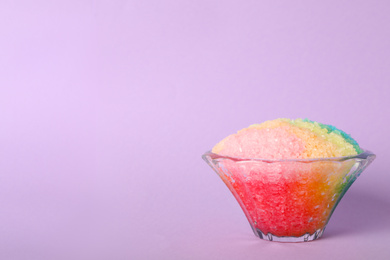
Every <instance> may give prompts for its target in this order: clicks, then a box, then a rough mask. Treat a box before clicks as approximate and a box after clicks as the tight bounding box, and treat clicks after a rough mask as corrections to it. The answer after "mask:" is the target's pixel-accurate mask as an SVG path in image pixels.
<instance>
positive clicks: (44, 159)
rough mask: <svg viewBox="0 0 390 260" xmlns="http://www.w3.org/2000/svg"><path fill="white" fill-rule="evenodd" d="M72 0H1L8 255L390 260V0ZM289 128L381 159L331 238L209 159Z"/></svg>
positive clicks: (2, 193) (3, 227)
mask: <svg viewBox="0 0 390 260" xmlns="http://www.w3.org/2000/svg"><path fill="white" fill-rule="evenodd" d="M61 2H62V3H61ZM61 2H60V1H39V0H38V1H1V3H0V17H1V18H0V19H1V23H0V30H1V31H0V32H1V38H0V39H1V41H0V57H1V58H0V73H1V76H0V120H1V121H0V209H1V211H0V212H1V214H0V259H4V260H8V259H12V260H13V259H28V260H34V259H40V260H41V259H260V258H261V259H287V257H289V259H292V258H294V259H298V258H299V259H313V258H315V259H390V247H389V244H390V192H389V188H388V186H389V185H388V183H389V181H390V175H389V172H388V162H387V158H389V156H390V153H389V138H388V133H389V132H390V124H389V120H388V119H389V112H390V111H389V107H390V106H389V101H390V90H389V89H390V73H389V68H390V48H389V46H390V27H389V25H390V15H389V13H390V3H389V2H388V1H230V0H229V1H221V0H219V1H218V0H208V1H205V0H196V1H172V0H166V1H145V0H144V1H126V0H122V1H118V0H113V1H91V0H85V1H61ZM278 117H288V118H298V117H304V118H305V117H306V118H310V119H312V120H316V121H320V122H323V123H329V124H333V125H335V126H337V127H339V128H341V129H343V130H345V131H346V132H348V133H350V134H352V136H353V137H354V138H355V139H356V140H357V141H358V142H359V143H360V144H361V146H362V147H364V148H367V149H369V150H371V151H373V152H375V153H376V154H377V159H376V160H375V161H374V163H373V164H372V165H371V166H370V167H369V168H368V169H367V170H366V171H365V172H364V173H363V174H362V175H361V177H359V179H358V180H357V181H356V182H355V184H353V185H352V187H351V189H350V190H349V191H348V193H347V194H346V196H345V197H344V199H343V200H342V201H341V203H340V204H339V207H338V208H337V209H336V211H335V213H334V215H333V217H332V219H331V221H330V222H329V224H328V227H327V229H326V231H325V234H324V236H323V238H321V239H320V240H318V241H315V242H311V243H299V244H282V243H271V242H267V241H262V240H259V239H258V238H257V237H255V236H254V235H253V233H252V230H251V229H250V227H249V225H248V223H247V220H246V218H245V216H244V214H243V213H242V211H241V209H240V207H239V205H238V203H237V202H236V201H235V200H234V198H233V196H232V195H231V194H230V192H229V191H228V189H227V188H226V187H225V186H224V184H223V182H222V181H221V180H220V179H219V178H218V176H217V175H216V174H215V173H214V172H213V171H212V170H211V168H209V167H208V166H207V165H206V163H204V162H203V160H201V155H202V154H203V153H204V152H205V151H207V150H209V149H211V148H212V146H213V145H214V144H216V143H217V142H218V141H220V140H221V139H222V138H224V137H225V136H227V135H229V134H231V133H234V132H235V131H237V130H239V129H241V128H244V127H247V126H248V125H250V124H253V123H259V122H262V121H265V120H270V119H275V118H278Z"/></svg>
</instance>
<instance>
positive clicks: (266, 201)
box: [202, 150, 375, 242]
mask: <svg viewBox="0 0 390 260" xmlns="http://www.w3.org/2000/svg"><path fill="white" fill-rule="evenodd" d="M202 158H203V159H204V160H205V161H206V162H207V163H208V164H209V165H210V166H211V168H213V169H214V171H215V172H216V173H217V174H218V175H219V176H220V177H221V179H222V180H223V182H225V184H226V185H227V186H228V188H229V189H230V191H231V192H232V193H233V195H234V197H235V198H236V200H237V201H238V203H239V204H240V206H241V208H242V209H243V211H244V213H245V215H246V217H247V218H248V221H249V224H250V225H251V227H252V229H253V232H254V233H255V235H256V236H258V237H259V238H261V239H265V240H269V241H278V242H306V241H312V240H315V239H318V238H320V237H321V235H322V234H323V232H324V229H325V227H326V224H327V223H328V221H329V219H330V217H331V215H332V213H333V211H334V210H335V208H336V206H337V204H338V203H339V202H340V200H341V198H342V197H343V195H344V194H345V193H346V191H347V190H348V188H349V187H350V186H351V185H352V183H353V182H354V181H355V180H356V178H357V177H358V176H359V175H360V174H361V172H362V171H363V170H364V169H365V168H366V167H367V166H368V165H369V164H370V163H371V162H372V161H373V160H374V159H375V155H374V154H373V153H372V152H370V151H367V150H364V152H363V153H361V154H359V155H356V156H346V157H337V158H318V159H317V158H316V159H283V160H266V159H253V158H251V159H248V158H236V157H229V156H222V155H218V154H215V153H212V152H206V153H205V154H204V155H203V156H202Z"/></svg>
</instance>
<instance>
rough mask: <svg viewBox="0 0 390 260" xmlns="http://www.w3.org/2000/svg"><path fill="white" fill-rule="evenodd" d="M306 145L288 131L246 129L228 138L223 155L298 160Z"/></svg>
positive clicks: (281, 128) (285, 129) (282, 129)
mask: <svg viewBox="0 0 390 260" xmlns="http://www.w3.org/2000/svg"><path fill="white" fill-rule="evenodd" d="M304 149H305V145H304V143H303V142H302V140H301V139H299V138H298V137H296V136H295V135H294V134H292V133H291V132H289V131H288V130H287V127H279V128H274V129H269V128H263V129H257V128H246V129H243V130H241V131H240V133H239V134H234V135H231V136H229V137H227V138H226V140H225V141H224V145H223V149H222V150H221V151H220V152H219V154H221V155H229V156H233V157H243V158H267V159H296V158H299V157H300V155H301V153H302V152H303V150H304Z"/></svg>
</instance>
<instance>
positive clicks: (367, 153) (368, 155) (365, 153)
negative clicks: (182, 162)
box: [202, 148, 376, 163]
mask: <svg viewBox="0 0 390 260" xmlns="http://www.w3.org/2000/svg"><path fill="white" fill-rule="evenodd" d="M360 149H361V150H363V152H362V153H360V154H357V155H350V156H341V157H327V158H297V159H265V158H244V157H235V156H226V155H220V154H216V153H213V152H212V151H210V150H209V151H207V152H205V153H204V154H203V156H202V157H203V158H205V157H210V158H211V159H229V160H232V161H235V162H242V161H258V162H267V163H274V162H302V163H308V162H321V161H346V160H351V159H360V160H367V159H370V160H374V159H375V157H376V155H375V154H374V153H373V152H371V151H369V150H366V149H364V148H360Z"/></svg>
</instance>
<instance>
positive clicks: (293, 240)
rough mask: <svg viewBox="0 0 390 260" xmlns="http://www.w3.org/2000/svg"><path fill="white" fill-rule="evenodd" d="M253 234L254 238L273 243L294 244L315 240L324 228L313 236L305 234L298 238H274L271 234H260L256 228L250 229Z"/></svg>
mask: <svg viewBox="0 0 390 260" xmlns="http://www.w3.org/2000/svg"><path fill="white" fill-rule="evenodd" d="M252 229H253V232H254V233H255V235H256V236H258V237H259V238H260V239H264V240H268V241H275V242H284V243H296V242H309V241H313V240H316V239H318V238H320V237H321V236H322V234H323V233H324V230H325V227H324V228H322V229H318V230H316V232H314V233H313V234H309V233H306V234H304V235H302V236H300V237H287V236H280V237H278V236H275V235H273V234H271V233H268V234H264V233H263V232H261V230H260V229H258V228H252Z"/></svg>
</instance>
